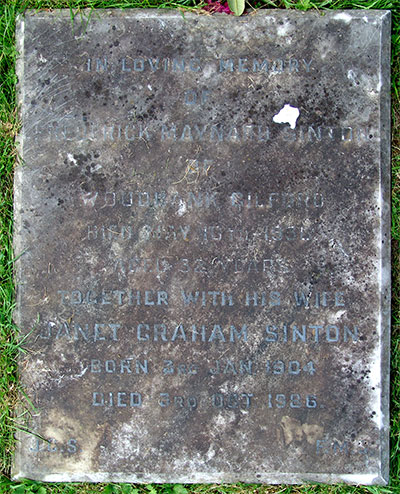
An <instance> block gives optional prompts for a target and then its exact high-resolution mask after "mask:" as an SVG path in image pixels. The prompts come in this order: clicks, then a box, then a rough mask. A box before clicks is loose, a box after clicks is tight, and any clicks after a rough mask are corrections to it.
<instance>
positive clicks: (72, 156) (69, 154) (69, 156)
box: [67, 153, 78, 166]
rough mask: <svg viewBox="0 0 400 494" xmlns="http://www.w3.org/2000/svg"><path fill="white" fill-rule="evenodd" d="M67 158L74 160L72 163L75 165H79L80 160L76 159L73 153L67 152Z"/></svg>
mask: <svg viewBox="0 0 400 494" xmlns="http://www.w3.org/2000/svg"><path fill="white" fill-rule="evenodd" d="M67 158H68V159H69V161H72V163H73V164H74V165H75V166H78V162H77V161H76V159H75V158H74V155H73V154H71V153H68V154H67Z"/></svg>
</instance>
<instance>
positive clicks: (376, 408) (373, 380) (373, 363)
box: [369, 316, 383, 429]
mask: <svg viewBox="0 0 400 494" xmlns="http://www.w3.org/2000/svg"><path fill="white" fill-rule="evenodd" d="M380 319H381V317H380V316H379V320H378V324H379V325H380V324H381V321H380ZM369 370H370V374H369V380H370V386H371V391H372V393H373V399H372V403H371V412H375V413H374V414H373V421H374V422H375V424H376V425H377V426H378V427H379V428H380V429H381V428H382V427H383V420H382V419H383V417H382V413H381V386H380V383H381V345H380V344H379V345H377V346H376V348H375V349H374V352H373V353H372V355H371V357H370V366H369ZM372 388H374V389H372Z"/></svg>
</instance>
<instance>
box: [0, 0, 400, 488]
mask: <svg viewBox="0 0 400 494" xmlns="http://www.w3.org/2000/svg"><path fill="white" fill-rule="evenodd" d="M199 5H201V3H200V2H196V1H193V0H177V1H168V0H143V1H140V0H137V1H131V0H0V84H1V90H0V184H1V186H0V494H28V493H37V494H75V493H78V494H97V493H104V494H113V493H114V494H192V493H193V494H194V493H196V494H277V493H280V494H317V493H318V494H319V493H321V494H328V493H329V494H344V493H349V494H350V493H358V494H359V493H365V494H367V493H370V494H396V493H398V494H400V31H399V30H400V0H252V1H251V2H249V3H248V6H251V7H253V8H263V7H267V8H297V9H300V10H307V9H310V8H317V9H326V8H329V9H391V10H392V23H393V34H392V160H393V164H392V239H393V240H392V266H393V267H392V273H393V274H392V286H393V293H392V353H391V455H390V456H391V470H390V475H391V481H390V484H389V486H386V487H375V486H369V487H354V486H344V485H333V486H329V485H305V486H260V485H250V484H235V485H190V486H182V485H180V484H175V485H173V484H164V485H130V484H85V483H79V484H66V483H60V484H51V485H50V484H45V483H41V482H32V481H24V482H11V481H10V480H9V474H10V466H11V458H12V451H13V448H14V444H15V442H14V436H13V434H14V430H15V427H16V423H15V420H14V418H13V409H14V407H15V403H16V399H17V390H18V374H17V365H16V358H17V355H18V332H17V329H16V328H15V326H14V325H13V323H12V310H13V307H14V303H15V302H14V288H13V271H12V260H13V255H12V200H13V192H12V186H13V169H14V166H15V158H16V151H15V137H16V135H17V133H18V119H17V109H16V96H15V83H16V76H15V59H16V50H15V44H14V42H15V35H14V29H15V19H16V16H17V14H18V13H19V12H22V11H23V10H24V9H27V8H31V9H55V8H70V9H72V12H75V11H76V10H79V9H83V8H128V7H130V8H176V7H181V8H188V9H194V8H197V7H198V6H199Z"/></svg>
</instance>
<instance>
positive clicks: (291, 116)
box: [272, 104, 300, 129]
mask: <svg viewBox="0 0 400 494" xmlns="http://www.w3.org/2000/svg"><path fill="white" fill-rule="evenodd" d="M299 115H300V110H299V109H298V108H296V107H294V106H290V105H289V104H287V105H285V106H284V107H283V108H282V110H281V111H280V112H279V113H277V114H276V115H274V117H273V118H272V120H273V121H274V122H275V123H279V124H283V123H288V124H289V125H290V128H291V129H294V128H295V127H296V121H297V119H298V118H299Z"/></svg>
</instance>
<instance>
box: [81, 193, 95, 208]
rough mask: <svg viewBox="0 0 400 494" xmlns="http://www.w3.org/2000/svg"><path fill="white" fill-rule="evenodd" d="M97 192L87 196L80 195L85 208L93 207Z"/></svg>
mask: <svg viewBox="0 0 400 494" xmlns="http://www.w3.org/2000/svg"><path fill="white" fill-rule="evenodd" d="M97 195H98V192H88V193H87V194H82V196H81V197H82V201H83V204H84V205H85V206H91V207H94V204H95V202H96V199H97Z"/></svg>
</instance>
